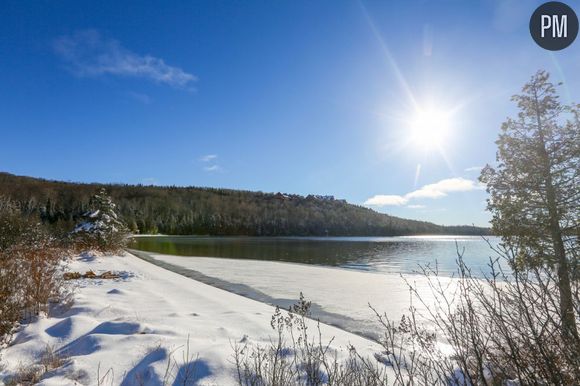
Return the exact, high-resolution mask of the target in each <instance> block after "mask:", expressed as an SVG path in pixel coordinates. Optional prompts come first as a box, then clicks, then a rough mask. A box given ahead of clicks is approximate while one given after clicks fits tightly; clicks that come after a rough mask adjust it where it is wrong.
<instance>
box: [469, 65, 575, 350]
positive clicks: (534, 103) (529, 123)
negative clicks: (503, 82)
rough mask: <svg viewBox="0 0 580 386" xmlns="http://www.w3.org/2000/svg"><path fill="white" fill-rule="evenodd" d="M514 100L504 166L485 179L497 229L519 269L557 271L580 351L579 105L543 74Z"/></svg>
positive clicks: (567, 333)
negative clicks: (579, 285)
mask: <svg viewBox="0 0 580 386" xmlns="http://www.w3.org/2000/svg"><path fill="white" fill-rule="evenodd" d="M512 100H514V101H515V102H516V103H517V106H518V108H519V110H520V112H519V114H518V117H517V119H508V120H507V121H506V122H505V123H504V124H503V125H502V128H501V133H500V136H499V139H498V140H497V142H496V143H497V145H498V152H497V162H498V165H497V167H496V168H492V167H490V166H489V165H488V166H486V167H485V168H484V169H483V171H482V174H481V177H480V179H481V181H482V182H484V183H486V184H487V190H488V192H489V193H490V199H489V200H488V209H489V210H490V211H491V212H492V214H493V219H492V226H493V230H494V232H495V233H496V234H498V235H500V236H502V239H503V242H504V244H505V246H506V247H507V248H508V249H509V250H511V251H514V254H515V255H516V256H515V257H516V258H515V261H516V264H517V265H519V266H520V268H525V267H526V266H528V267H529V266H534V265H536V266H537V265H547V266H548V267H549V268H551V269H552V272H554V273H555V275H556V279H557V285H558V291H559V302H560V304H559V305H557V307H559V312H560V314H561V318H562V333H563V337H564V338H565V339H566V341H568V342H569V343H570V344H577V346H576V347H580V339H579V338H578V330H577V326H576V315H575V310H574V303H573V299H574V298H573V296H577V295H574V291H573V290H572V285H571V280H579V278H578V275H577V266H578V253H579V251H580V244H579V239H578V236H579V235H580V220H579V219H580V125H579V120H578V117H579V109H578V107H579V106H578V105H576V106H563V105H562V104H561V103H560V102H559V99H558V95H557V94H556V89H555V86H554V85H553V84H552V83H551V82H550V81H549V75H548V73H546V72H544V71H540V72H538V73H537V74H536V75H534V76H533V77H532V79H531V80H530V82H529V83H527V84H526V85H525V86H524V88H523V89H522V93H521V94H520V95H515V96H514V97H513V98H512ZM566 115H568V117H566Z"/></svg>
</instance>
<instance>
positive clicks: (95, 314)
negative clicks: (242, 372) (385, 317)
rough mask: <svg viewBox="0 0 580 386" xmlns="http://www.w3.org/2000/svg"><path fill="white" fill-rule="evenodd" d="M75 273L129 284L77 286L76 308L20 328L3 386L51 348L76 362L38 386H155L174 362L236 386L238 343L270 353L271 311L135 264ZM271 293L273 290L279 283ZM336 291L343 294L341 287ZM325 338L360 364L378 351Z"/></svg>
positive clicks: (76, 266)
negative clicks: (354, 352)
mask: <svg viewBox="0 0 580 386" xmlns="http://www.w3.org/2000/svg"><path fill="white" fill-rule="evenodd" d="M226 263H228V262H226ZM228 264H229V263H228ZM224 265H227V264H224ZM275 268H279V267H275ZM69 269H70V270H73V271H79V272H85V271H88V270H93V271H94V272H95V273H97V274H99V273H102V272H104V271H118V272H123V275H122V279H116V280H89V279H83V280H79V281H78V284H79V288H78V289H77V292H76V294H75V302H74V305H73V306H72V308H71V309H69V310H67V311H65V312H64V313H61V314H60V315H56V316H55V317H52V318H46V317H41V318H39V319H38V320H37V321H35V322H34V323H30V324H28V325H26V326H24V327H23V328H22V329H21V330H20V331H19V332H18V333H17V335H16V336H15V339H14V341H13V343H12V345H11V346H10V347H8V348H6V349H5V350H2V351H1V352H0V355H1V359H2V364H3V366H4V367H3V368H2V371H1V372H0V379H2V378H5V377H7V376H9V375H10V374H12V373H13V372H14V371H16V370H17V369H18V368H19V367H22V366H24V367H27V366H30V365H32V364H33V363H35V362H37V361H38V359H39V356H40V355H41V353H42V352H43V351H44V350H45V348H46V346H51V347H53V348H54V349H55V350H56V351H57V352H58V353H62V354H64V355H66V356H68V357H70V359H68V360H67V361H66V362H65V364H64V366H62V367H60V368H58V369H56V370H53V371H50V372H49V373H47V374H46V375H45V377H44V379H43V380H42V382H41V384H42V385H70V384H84V385H96V384H98V380H97V379H98V377H99V378H104V379H102V381H103V382H102V384H106V385H110V384H112V385H119V384H120V385H134V384H147V385H159V384H162V382H163V377H164V374H165V373H166V366H167V359H168V357H169V356H170V355H171V356H172V357H173V358H174V359H175V360H176V361H177V363H178V366H177V368H175V369H173V371H174V372H179V371H184V370H185V368H191V366H192V364H191V362H194V364H193V368H194V372H195V376H194V379H192V380H191V384H202V385H203V384H205V385H229V384H234V383H235V377H234V370H235V369H234V366H233V364H232V362H231V360H232V353H233V350H232V345H233V344H234V343H235V342H239V341H240V340H244V341H246V340H249V341H250V342H252V343H262V344H266V343H268V342H269V340H270V337H271V336H273V331H272V330H271V327H270V318H271V315H272V313H273V312H274V308H273V307H271V306H269V305H266V304H263V303H260V302H257V301H254V300H251V299H248V298H245V297H242V296H239V295H236V294H233V293H230V292H226V291H224V290H221V289H218V288H214V287H211V286H208V285H206V284H203V283H200V282H198V281H195V280H192V279H190V278H187V277H184V276H181V275H179V274H176V273H173V272H170V271H167V270H165V269H163V268H160V267H157V266H155V265H152V264H150V263H147V262H145V261H142V260H140V259H139V258H137V257H135V256H132V255H126V256H114V257H93V256H82V257H79V258H78V259H76V260H75V261H73V262H72V263H71V265H70V267H69ZM280 274H281V275H282V274H283V273H280ZM321 279H323V278H322V277H321ZM337 280H343V279H342V278H338V279H337ZM330 284H331V283H330ZM341 284H343V283H341ZM266 285H269V286H272V287H273V288H276V287H275V281H270V282H269V283H267V284H266ZM335 291H336V292H339V291H337V289H336V287H335ZM340 292H341V293H342V295H343V296H348V295H347V294H346V293H344V292H343V291H340ZM321 329H322V333H323V338H324V339H325V340H330V339H331V338H332V337H335V340H334V342H333V347H335V348H337V349H340V350H342V352H344V353H345V354H346V347H347V346H348V344H353V345H354V346H355V347H357V349H358V350H359V351H360V352H361V353H362V354H363V355H369V356H370V355H372V354H373V353H376V352H378V351H380V347H378V345H376V344H375V343H374V342H372V341H369V340H367V339H364V338H361V337H360V336H357V335H353V334H350V333H347V332H345V331H343V330H340V329H337V328H335V327H331V326H327V325H321ZM188 337H189V352H190V357H189V358H187V357H185V351H186V349H187V344H188ZM105 375H106V377H105Z"/></svg>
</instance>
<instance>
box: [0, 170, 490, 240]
mask: <svg viewBox="0 0 580 386" xmlns="http://www.w3.org/2000/svg"><path fill="white" fill-rule="evenodd" d="M102 188H105V189H106V191H107V193H108V194H109V195H110V196H111V198H112V199H113V201H114V202H115V203H116V204H117V210H118V213H119V214H120V216H121V218H122V220H123V221H124V222H125V223H126V224H127V226H128V228H129V230H130V231H131V232H134V233H144V234H150V233H163V234H171V235H185V234H203V235H222V236H227V235H244V236H397V235H420V234H462V235H481V234H488V233H489V230H488V229H486V228H478V227H473V226H440V225H436V224H433V223H429V222H425V221H416V220H407V219H402V218H398V217H395V216H390V215H387V214H383V213H378V212H376V211H373V210H371V209H369V208H365V207H362V206H357V205H352V204H349V203H347V202H346V201H344V200H336V199H334V198H332V197H328V196H324V197H319V196H306V197H305V196H300V195H286V194H281V193H263V192H251V191H243V190H231V189H214V188H200V187H177V186H167V187H159V186H143V185H122V184H96V183H91V184H84V183H70V182H60V181H50V180H45V179H39V178H32V177H23V176H15V175H12V174H9V173H0V197H4V198H6V199H9V200H10V201H12V202H16V203H17V205H18V207H19V209H20V212H21V214H22V215H23V216H25V217H30V216H35V217H39V218H40V219H41V220H42V222H43V223H46V224H50V225H52V226H54V227H57V228H61V229H71V228H72V227H74V225H75V224H76V223H77V222H78V220H79V219H80V217H81V216H82V214H83V213H86V211H87V210H88V208H89V203H90V199H91V197H92V196H93V195H94V194H95V193H96V192H97V191H99V190H100V189H102Z"/></svg>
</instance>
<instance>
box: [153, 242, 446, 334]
mask: <svg viewBox="0 0 580 386" xmlns="http://www.w3.org/2000/svg"><path fill="white" fill-rule="evenodd" d="M146 255H148V256H149V257H151V258H153V259H154V260H157V261H160V262H162V263H169V264H171V265H172V266H176V267H181V268H185V269H189V270H194V271H196V272H199V273H201V274H203V275H205V276H207V277H209V279H210V280H207V281H208V282H212V280H211V279H212V278H214V279H218V280H219V282H218V283H216V284H217V285H218V286H220V287H221V288H225V289H228V290H231V291H234V292H237V293H240V294H244V295H246V296H248V297H251V298H255V299H258V300H262V301H266V302H269V303H272V304H278V305H281V306H285V305H287V304H288V303H293V302H294V301H295V299H297V298H298V295H299V294H300V292H303V293H304V295H305V297H306V298H307V299H308V300H310V301H312V302H313V304H315V306H316V307H315V308H314V309H313V311H314V313H315V314H317V316H318V317H319V318H320V319H321V320H322V321H324V322H327V323H331V324H333V325H337V326H340V327H341V328H343V329H346V330H348V331H351V332H354V333H357V334H362V335H364V336H369V337H373V338H377V337H378V335H380V334H381V332H380V327H379V324H378V321H377V318H376V316H375V314H374V313H373V311H372V310H371V309H370V308H369V304H371V305H372V306H373V307H374V308H375V309H376V310H377V311H378V312H380V313H384V312H385V313H387V315H388V317H389V319H391V320H393V321H395V322H398V321H399V320H401V317H402V316H403V314H408V313H409V305H410V293H409V288H408V285H407V284H406V283H405V280H404V279H403V278H402V277H401V276H400V275H397V274H389V273H375V272H361V271H355V270H350V269H344V268H334V267H321V266H314V265H306V264H294V263H284V262H276V261H263V260H248V259H226V258H211V257H188V256H172V255H162V254H156V253H149V252H148V253H147V254H146ZM405 279H406V280H407V281H408V282H409V283H411V284H413V285H414V286H415V287H416V288H417V289H418V291H419V292H420V293H421V294H422V296H423V298H424V300H425V301H426V302H427V303H428V304H433V303H434V302H435V299H434V298H433V296H432V292H431V290H430V289H429V285H428V281H427V279H426V278H425V277H424V276H422V275H416V274H415V275H405ZM439 280H440V281H441V283H442V284H447V283H450V282H452V281H454V279H451V278H448V277H440V278H439ZM224 282H225V283H224ZM229 284H231V285H229ZM413 305H414V306H415V307H416V308H417V309H419V311H422V310H423V309H424V307H422V305H421V304H419V303H418V302H417V301H415V302H414V304H413Z"/></svg>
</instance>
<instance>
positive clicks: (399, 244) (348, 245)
mask: <svg viewBox="0 0 580 386" xmlns="http://www.w3.org/2000/svg"><path fill="white" fill-rule="evenodd" d="M488 241H489V242H490V243H491V244H492V245H497V243H498V239H497V238H495V237H491V238H489V239H488ZM131 247H132V248H134V249H139V250H143V251H148V252H156V253H162V254H168V255H179V256H203V257H222V258H235V259H253V260H268V261H284V262H292V263H302V264H313V265H321V266H332V267H342V268H349V269H354V270H360V271H372V272H388V273H403V274H409V273H414V272H417V270H418V268H419V265H426V264H431V265H434V264H435V262H436V263H437V266H438V269H439V272H440V274H441V275H444V276H450V275H451V274H453V273H454V272H455V271H456V259H457V252H458V250H459V251H460V252H462V253H463V257H464V260H465V262H466V263H467V265H468V266H469V267H471V269H472V272H473V273H474V275H476V276H481V275H482V273H483V272H488V271H489V268H488V264H489V258H490V256H495V254H494V252H493V251H492V250H491V249H490V246H489V245H488V243H487V242H486V241H485V240H484V239H483V238H481V237H478V236H407V237H199V236H144V237H136V238H135V239H134V240H133V241H132V245H131Z"/></svg>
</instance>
